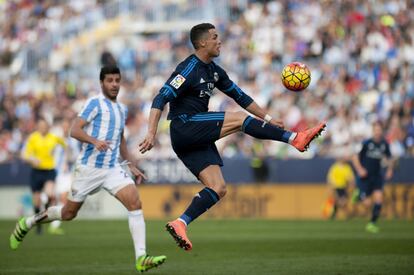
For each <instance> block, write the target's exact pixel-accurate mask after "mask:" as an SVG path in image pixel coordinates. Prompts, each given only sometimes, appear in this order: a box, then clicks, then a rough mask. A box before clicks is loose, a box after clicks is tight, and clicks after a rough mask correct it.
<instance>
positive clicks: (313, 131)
mask: <svg viewBox="0 0 414 275" xmlns="http://www.w3.org/2000/svg"><path fill="white" fill-rule="evenodd" d="M325 127H326V123H325V122H321V123H319V124H318V125H317V126H315V127H313V128H310V129H308V130H305V131H302V132H298V133H297V135H296V137H295V139H294V140H293V141H292V145H293V146H294V147H295V148H296V149H298V150H299V151H300V152H305V151H306V150H308V148H309V144H310V143H311V142H312V140H314V139H315V138H316V137H318V136H320V134H321V133H322V132H323V130H325Z"/></svg>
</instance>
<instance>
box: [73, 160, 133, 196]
mask: <svg viewBox="0 0 414 275" xmlns="http://www.w3.org/2000/svg"><path fill="white" fill-rule="evenodd" d="M129 184H134V181H133V180H132V178H131V177H130V176H129V175H128V174H127V172H126V171H125V170H124V169H122V167H120V166H116V167H113V168H95V167H89V166H86V165H81V164H76V166H75V169H74V171H73V182H72V186H71V192H70V193H69V200H71V201H74V202H83V201H84V200H85V199H86V197H87V196H88V195H92V194H95V193H96V192H98V191H99V190H101V189H102V188H103V189H105V190H106V191H108V192H109V193H110V194H111V195H113V196H115V194H116V193H117V192H118V191H119V190H121V189H122V188H124V187H125V186H127V185H129Z"/></svg>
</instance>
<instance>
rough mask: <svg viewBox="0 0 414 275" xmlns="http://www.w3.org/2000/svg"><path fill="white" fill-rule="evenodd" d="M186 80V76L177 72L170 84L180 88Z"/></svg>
mask: <svg viewBox="0 0 414 275" xmlns="http://www.w3.org/2000/svg"><path fill="white" fill-rule="evenodd" d="M184 81H185V78H184V76H182V75H180V74H177V75H176V76H175V77H174V79H173V80H171V82H170V85H171V86H173V87H174V88H176V89H178V88H180V86H181V85H183V83H184Z"/></svg>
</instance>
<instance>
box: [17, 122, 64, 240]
mask: <svg viewBox="0 0 414 275" xmlns="http://www.w3.org/2000/svg"><path fill="white" fill-rule="evenodd" d="M59 145H61V146H66V143H65V141H64V140H63V139H62V138H60V137H58V136H56V135H54V134H52V133H51V132H50V126H49V123H48V122H47V121H46V120H45V119H43V118H42V119H39V121H38V122H37V130H36V131H34V132H33V133H31V134H30V135H29V137H28V138H27V142H26V145H25V146H24V150H23V154H22V156H23V159H24V160H25V161H27V162H28V163H29V164H30V166H31V167H32V169H31V173H30V188H31V190H32V200H33V209H34V213H35V214H39V213H40V211H41V209H42V200H41V194H42V192H44V193H45V194H46V196H47V206H49V205H50V206H51V205H54V204H55V203H56V196H55V179H56V163H55V159H54V155H53V152H54V150H55V149H56V148H57V147H58V146H59ZM47 206H46V208H47ZM36 228H37V233H38V234H40V233H41V231H42V227H41V225H40V224H39V225H37V227H36Z"/></svg>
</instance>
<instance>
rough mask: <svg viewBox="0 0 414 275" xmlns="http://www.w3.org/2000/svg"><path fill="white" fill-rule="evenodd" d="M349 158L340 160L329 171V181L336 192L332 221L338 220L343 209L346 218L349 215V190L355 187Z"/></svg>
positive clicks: (343, 157)
mask: <svg viewBox="0 0 414 275" xmlns="http://www.w3.org/2000/svg"><path fill="white" fill-rule="evenodd" d="M349 159H350V158H349V157H345V156H342V157H340V158H338V159H337V160H336V161H335V162H334V163H333V164H332V166H331V167H330V168H329V170H328V175H327V181H328V184H329V186H330V187H331V188H332V189H333V191H334V198H335V199H334V205H333V211H332V213H331V219H335V218H336V214H337V212H338V210H339V209H343V210H344V212H345V214H346V216H348V215H349V213H348V208H347V202H348V192H347V188H348V187H351V188H354V187H355V178H354V172H353V171H352V167H351V165H350V164H349Z"/></svg>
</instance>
